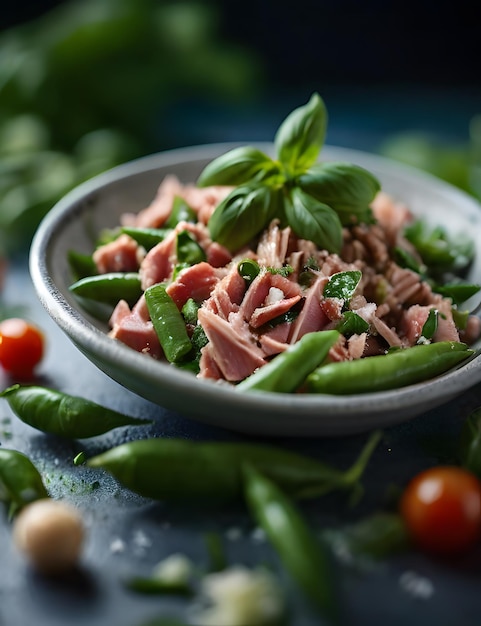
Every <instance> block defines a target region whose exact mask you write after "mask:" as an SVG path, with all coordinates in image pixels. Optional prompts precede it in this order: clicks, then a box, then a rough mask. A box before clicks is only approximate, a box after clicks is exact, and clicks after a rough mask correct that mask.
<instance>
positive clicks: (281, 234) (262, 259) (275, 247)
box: [256, 220, 291, 268]
mask: <svg viewBox="0 0 481 626" xmlns="http://www.w3.org/2000/svg"><path fill="white" fill-rule="evenodd" d="M290 236H291V229H290V228H289V227H288V228H282V229H281V228H280V227H279V220H273V221H272V222H271V223H270V224H269V227H268V228H267V230H266V231H265V232H264V233H263V234H262V236H261V238H260V240H259V243H258V245H257V250H256V252H257V257H258V262H259V264H260V265H265V266H266V267H276V268H279V267H282V266H283V265H284V263H285V261H286V257H287V250H288V247H289V237H290Z"/></svg>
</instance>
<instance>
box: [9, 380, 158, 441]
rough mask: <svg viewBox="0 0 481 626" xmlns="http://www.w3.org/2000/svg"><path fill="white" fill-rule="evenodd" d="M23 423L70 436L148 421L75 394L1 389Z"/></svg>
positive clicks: (31, 388) (27, 388) (18, 387)
mask: <svg viewBox="0 0 481 626" xmlns="http://www.w3.org/2000/svg"><path fill="white" fill-rule="evenodd" d="M0 398H5V400H7V402H8V403H9V405H10V408H11V409H12V411H13V412H14V413H15V414H16V415H17V416H18V417H19V418H20V419H21V420H22V421H23V422H25V424H28V425H29V426H32V427H33V428H36V429H37V430H40V431H42V432H45V433H50V434H53V435H60V436H62V437H66V438H69V439H86V438H89V437H96V436H97V435H102V434H104V433H106V432H108V431H110V430H112V429H114V428H119V427H121V426H141V425H145V424H151V423H152V421H151V420H143V419H137V418H133V417H129V416H128V415H123V414H122V413H118V412H117V411H113V410H112V409H108V408H106V407H103V406H101V405H100V404H97V403H96V402H92V401H90V400H86V399H84V398H81V397H78V396H71V395H68V394H66V393H62V392H60V391H57V390H54V389H48V388H46V387H40V386H36V385H12V386H11V387H7V389H5V390H4V391H2V392H1V393H0Z"/></svg>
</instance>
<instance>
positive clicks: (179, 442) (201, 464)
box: [87, 432, 380, 503]
mask: <svg viewBox="0 0 481 626" xmlns="http://www.w3.org/2000/svg"><path fill="white" fill-rule="evenodd" d="M379 438H380V433H379V432H375V433H373V434H372V435H371V436H370V437H369V439H368V441H367V443H366V445H365V447H364V448H363V450H362V451H361V453H360V455H359V457H358V459H357V460H356V461H355V462H354V463H353V465H352V466H351V467H350V468H348V469H347V470H345V471H341V470H338V469H335V468H333V467H330V466H329V465H327V464H324V463H322V462H320V461H317V460H316V459H313V458H311V457H308V456H303V455H300V454H296V453H294V452H290V451H288V450H285V449H283V448H281V447H276V446H270V445H264V444H251V443H236V442H196V441H188V440H184V439H166V438H154V439H141V440H137V441H132V442H128V443H125V444H121V445H120V446H117V447H115V448H111V449H110V450H107V451H106V452H104V453H102V454H99V455H97V456H95V457H92V458H90V459H89V460H88V461H87V465H88V466H90V467H98V468H103V469H105V470H106V471H108V472H109V473H110V474H112V475H113V476H114V477H115V478H116V479H117V480H118V481H119V482H120V483H121V484H123V486H124V487H127V488H128V489H130V490H131V491H134V492H135V493H138V494H139V495H142V496H145V497H148V498H153V499H156V500H178V501H183V502H185V501H188V500H190V499H196V498H197V499H202V501H203V502H206V501H211V502H214V503H215V502H225V501H232V500H236V499H240V498H241V497H242V489H243V486H242V467H243V465H244V464H245V463H246V462H249V463H251V464H252V465H255V466H256V467H258V468H259V469H261V470H262V471H263V472H264V473H265V474H266V475H267V476H268V477H269V478H271V479H272V480H274V481H275V482H276V483H278V484H279V485H280V486H282V488H283V489H284V490H285V491H286V492H287V493H289V494H290V495H291V496H293V497H296V498H310V497H317V496H320V495H323V494H325V493H328V492H330V491H333V490H336V489H338V490H345V491H352V490H356V489H358V488H359V481H360V478H361V475H362V473H363V471H364V468H365V467H366V465H367V463H368V460H369V458H370V456H371V454H372V451H373V449H374V447H375V446H376V445H377V443H378V441H379ZM173 477H175V478H174V479H173Z"/></svg>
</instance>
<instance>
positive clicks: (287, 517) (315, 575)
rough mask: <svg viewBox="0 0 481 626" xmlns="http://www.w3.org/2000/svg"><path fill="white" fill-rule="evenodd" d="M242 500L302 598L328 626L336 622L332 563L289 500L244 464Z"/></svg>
mask: <svg viewBox="0 0 481 626" xmlns="http://www.w3.org/2000/svg"><path fill="white" fill-rule="evenodd" d="M244 476H245V498H246V501H247V504H248V506H249V510H250V512H251V514H252V516H253V518H254V519H255V520H256V522H257V523H258V524H259V526H260V527H261V528H262V529H263V530H264V531H265V533H266V535H267V538H268V539H269V541H270V543H271V544H272V545H273V547H274V548H275V550H276V552H277V554H278V555H279V558H280V560H281V562H282V563H283V565H284V567H285V568H286V570H287V571H288V572H289V574H290V575H291V576H292V578H293V579H294V580H295V581H296V582H297V584H298V585H299V587H300V588H301V589H302V591H303V592H304V594H305V595H306V597H307V598H308V599H309V600H310V602H311V603H312V604H313V606H315V607H316V608H317V609H318V610H319V611H320V613H321V614H322V615H324V616H325V617H326V618H328V619H329V621H330V622H331V623H336V624H337V623H339V616H340V611H339V604H338V597H337V596H338V590H337V585H336V584H335V579H336V575H335V572H334V569H333V560H332V558H331V554H330V552H329V550H328V549H327V546H326V545H325V544H324V542H323V541H321V540H318V539H317V538H316V537H315V536H314V534H313V532H312V531H311V529H310V527H309V526H308V524H307V523H306V521H305V519H304V516H303V515H302V514H301V512H300V510H298V508H297V507H296V505H295V504H294V503H293V502H292V501H291V499H290V498H289V497H288V496H287V495H286V494H285V493H284V491H283V490H282V489H281V488H279V486H278V485H276V484H275V483H273V482H272V481H271V480H270V479H268V478H267V477H266V476H264V475H263V474H262V473H261V472H259V471H258V469H256V468H254V467H253V466H251V465H248V464H246V465H245V467H244Z"/></svg>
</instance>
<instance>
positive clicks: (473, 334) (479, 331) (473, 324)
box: [459, 315, 481, 345]
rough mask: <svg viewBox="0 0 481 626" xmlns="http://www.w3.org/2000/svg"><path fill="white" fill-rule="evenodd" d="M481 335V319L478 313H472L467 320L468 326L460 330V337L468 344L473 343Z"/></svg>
mask: <svg viewBox="0 0 481 626" xmlns="http://www.w3.org/2000/svg"><path fill="white" fill-rule="evenodd" d="M480 336H481V319H480V318H479V317H478V316H477V315H470V316H469V317H468V319H467V321H466V328H464V329H463V330H460V331H459V338H460V340H461V341H464V343H467V344H468V345H471V344H473V343H474V342H475V341H476V340H477V339H479V338H480Z"/></svg>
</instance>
